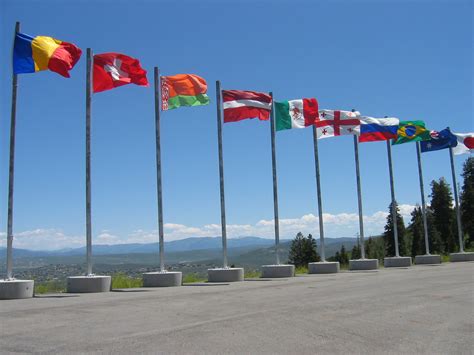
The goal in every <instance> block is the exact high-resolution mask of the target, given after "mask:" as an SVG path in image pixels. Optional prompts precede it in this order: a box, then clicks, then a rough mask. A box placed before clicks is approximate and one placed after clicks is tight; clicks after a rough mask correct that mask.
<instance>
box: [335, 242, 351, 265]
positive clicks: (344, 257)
mask: <svg viewBox="0 0 474 355" xmlns="http://www.w3.org/2000/svg"><path fill="white" fill-rule="evenodd" d="M336 255H339V260H337V259H336V260H337V261H339V263H340V264H341V265H347V264H349V255H348V254H347V251H346V247H345V246H344V244H342V246H341V251H340V252H339V253H336Z"/></svg>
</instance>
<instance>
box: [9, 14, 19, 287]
mask: <svg viewBox="0 0 474 355" xmlns="http://www.w3.org/2000/svg"><path fill="white" fill-rule="evenodd" d="M18 32H20V22H17V23H16V24H15V35H14V37H13V38H14V39H13V43H14V42H15V37H16V34H17V33H18ZM17 91H18V76H17V74H13V76H12V107H11V121H10V162H9V168H8V217H7V280H10V279H12V278H13V187H14V182H15V181H14V180H15V175H14V173H15V136H16V135H15V131H16V98H17Z"/></svg>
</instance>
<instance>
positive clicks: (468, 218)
mask: <svg viewBox="0 0 474 355" xmlns="http://www.w3.org/2000/svg"><path fill="white" fill-rule="evenodd" d="M462 177H463V178H464V182H463V186H462V192H461V196H460V198H461V221H462V226H463V231H464V233H466V234H467V241H466V244H467V246H468V247H472V246H474V157H469V158H467V160H466V161H465V162H464V166H463V173H462Z"/></svg>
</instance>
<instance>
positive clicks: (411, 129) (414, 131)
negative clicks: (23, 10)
mask: <svg viewBox="0 0 474 355" xmlns="http://www.w3.org/2000/svg"><path fill="white" fill-rule="evenodd" d="M429 139H431V136H430V131H429V130H427V129H426V128H425V122H423V121H400V123H399V124H398V130H397V139H396V140H395V141H394V142H393V143H392V144H402V143H408V142H417V141H426V140H429Z"/></svg>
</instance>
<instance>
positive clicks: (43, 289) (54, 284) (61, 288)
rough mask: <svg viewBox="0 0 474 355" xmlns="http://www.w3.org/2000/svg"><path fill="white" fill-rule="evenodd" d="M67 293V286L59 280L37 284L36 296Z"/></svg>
mask: <svg viewBox="0 0 474 355" xmlns="http://www.w3.org/2000/svg"><path fill="white" fill-rule="evenodd" d="M65 291H66V285H65V284H64V282H62V281H59V280H50V281H46V282H41V283H36V282H35V295H41V294H45V293H60V292H65Z"/></svg>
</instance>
